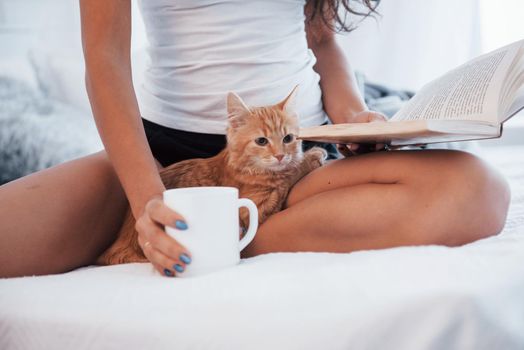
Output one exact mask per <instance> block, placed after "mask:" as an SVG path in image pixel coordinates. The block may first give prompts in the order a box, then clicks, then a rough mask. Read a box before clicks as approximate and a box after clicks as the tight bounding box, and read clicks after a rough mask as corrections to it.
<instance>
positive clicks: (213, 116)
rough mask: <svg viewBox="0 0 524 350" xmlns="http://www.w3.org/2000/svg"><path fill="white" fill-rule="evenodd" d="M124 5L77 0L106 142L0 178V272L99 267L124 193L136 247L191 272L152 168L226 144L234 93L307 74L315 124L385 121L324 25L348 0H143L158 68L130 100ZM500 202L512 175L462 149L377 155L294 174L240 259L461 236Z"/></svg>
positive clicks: (496, 216) (274, 90) (454, 241)
mask: <svg viewBox="0 0 524 350" xmlns="http://www.w3.org/2000/svg"><path fill="white" fill-rule="evenodd" d="M130 2H131V1H130V0H119V1H104V0H81V1H80V5H81V13H82V37H83V45H84V55H85V61H86V85H87V90H88V93H89V97H90V101H91V106H92V110H93V114H94V117H95V120H96V124H97V127H98V130H99V133H100V136H101V138H102V140H103V142H104V145H105V151H102V152H99V153H97V154H93V155H90V156H87V157H83V158H80V159H77V160H73V161H71V162H68V163H65V164H62V165H59V166H56V167H53V168H51V169H47V170H44V171H41V172H39V173H36V174H32V175H30V176H27V177H24V178H22V179H19V180H17V181H14V182H12V183H9V184H6V185H4V186H3V187H1V188H0V207H1V208H2V210H0V220H1V222H2V228H3V229H2V235H1V238H0V256H1V257H2V261H1V264H0V275H1V276H22V275H31V274H36V275H39V274H48V273H60V272H65V271H68V270H71V269H74V268H77V267H80V266H84V265H87V264H90V263H92V262H93V261H94V260H95V259H96V257H97V256H98V255H99V254H100V253H101V252H103V251H104V250H105V248H106V247H107V246H108V245H109V244H110V243H111V241H112V240H113V239H114V238H115V234H116V232H117V231H118V228H119V225H120V224H121V222H122V219H123V215H124V212H125V210H126V206H127V204H128V201H129V204H130V206H131V209H132V211H133V214H134V216H135V218H137V224H136V228H137V230H138V232H139V242H140V245H141V247H142V249H143V250H144V253H145V255H146V256H147V258H148V259H149V260H150V261H151V262H152V263H153V264H154V266H155V267H156V268H157V269H158V270H159V271H160V272H161V273H164V271H166V272H165V274H166V275H170V276H174V275H176V271H175V270H174V268H173V265H175V264H179V265H180V266H182V268H184V267H185V266H186V264H188V263H190V252H187V251H186V250H185V248H184V247H182V246H181V245H180V244H178V243H177V242H176V241H175V240H174V239H172V238H171V237H169V236H167V235H166V234H165V232H164V231H163V225H168V226H173V227H175V228H177V229H184V228H185V227H186V226H187V224H186V223H185V222H184V218H183V217H181V216H180V215H179V214H177V213H176V212H173V211H171V210H170V209H168V208H167V207H166V206H165V205H164V204H163V203H162V200H161V194H162V191H163V190H164V186H163V184H162V182H161V181H160V177H159V176H158V167H160V166H161V165H162V166H166V165H168V164H170V163H172V162H175V161H178V160H182V159H185V158H192V157H196V156H211V155H213V154H215V153H217V152H218V151H219V150H220V148H221V147H222V146H223V143H224V138H223V136H222V135H220V134H221V133H223V130H224V126H225V119H226V116H225V113H224V112H223V110H222V109H221V105H220V101H221V100H223V99H224V96H225V92H226V91H228V90H234V91H236V92H238V93H239V94H240V95H241V96H242V97H243V98H245V100H246V101H247V102H248V103H249V104H253V105H257V104H258V105H259V104H265V103H272V102H274V101H278V100H279V99H280V98H282V96H285V95H286V93H287V92H288V90H289V88H290V87H292V86H293V84H296V83H297V82H300V84H301V87H300V89H301V93H302V97H301V99H300V98H299V103H298V106H299V109H300V108H301V110H299V112H300V115H301V117H302V121H301V122H302V125H315V124H317V125H318V124H321V123H323V122H324V121H325V118H326V115H325V114H324V112H325V113H326V114H327V115H329V118H330V119H331V121H332V122H333V123H344V122H369V121H372V120H380V119H382V116H381V115H379V114H377V113H372V112H370V111H368V110H367V109H366V106H365V104H364V103H363V101H362V98H361V97H360V96H359V94H358V91H357V88H356V86H355V82H354V80H353V75H352V72H351V71H350V69H349V68H348V65H347V63H346V61H345V58H344V55H343V53H342V51H341V50H340V48H339V47H338V46H337V44H336V42H335V39H334V31H333V30H332V29H333V28H335V27H341V28H342V29H348V28H347V26H345V24H344V23H343V20H342V18H341V17H338V16H335V15H334V14H337V13H340V12H337V11H339V10H342V9H339V8H338V7H339V5H340V4H341V5H342V6H344V7H345V9H346V10H351V8H350V7H349V5H348V4H349V1H348V0H345V1H333V0H332V1H328V0H309V1H307V4H306V6H305V13H306V16H305V17H304V12H303V11H304V2H303V1H300V0H296V1H293V0H290V1H280V0H266V1H246V0H234V1H211V0H198V1H196V0H177V1H171V0H147V1H145V0H144V1H142V3H141V6H142V11H143V15H144V19H145V22H146V28H147V31H148V36H149V40H150V43H151V48H150V54H151V58H152V65H151V67H150V69H149V70H148V72H147V74H146V83H145V85H144V89H143V93H144V101H145V102H144V105H142V106H141V107H142V108H141V111H139V108H138V104H137V99H136V97H135V91H134V87H133V85H132V79H131V63H130V57H129V51H130V36H131V27H130V25H131V20H130V16H131V9H130ZM363 2H364V4H365V5H366V6H367V7H368V8H369V9H370V10H372V9H373V7H372V5H371V2H370V1H369V0H366V1H363ZM308 48H309V49H310V50H311V51H310V50H309V49H308ZM312 53H313V54H314V56H313V54H312ZM315 58H316V62H315ZM140 112H142V116H143V118H144V121H142V120H141V114H140ZM144 126H145V130H144ZM146 133H147V137H146ZM148 142H149V144H148ZM355 146H356V145H353V146H351V147H353V150H354V148H355ZM347 151H349V150H348V149H346V153H347ZM155 157H156V158H157V160H159V161H160V162H161V163H162V164H161V165H160V164H159V163H158V162H155ZM508 202H509V190H508V186H507V184H506V183H505V181H504V180H503V179H502V178H501V177H500V175H499V174H498V173H497V172H495V171H494V170H493V169H491V168H489V167H488V166H487V165H486V164H485V163H483V162H482V161H481V160H479V159H478V158H476V157H474V156H472V155H470V154H468V153H464V152H456V151H446V150H435V151H402V152H373V153H369V154H366V155H360V156H357V157H349V158H347V159H343V160H337V161H333V162H331V163H330V164H328V165H327V166H325V167H323V168H321V169H320V170H318V171H315V172H313V173H311V174H310V175H308V176H306V177H305V178H304V179H303V180H301V181H300V182H299V183H298V184H297V185H296V186H295V187H294V188H293V189H292V190H291V192H290V195H289V197H288V201H287V207H286V209H285V210H283V211H281V212H280V213H278V214H276V215H274V216H272V217H271V218H270V219H269V220H267V221H266V222H265V223H264V224H263V225H262V226H261V227H260V228H259V232H258V234H257V237H256V239H255V240H254V241H253V242H252V244H251V245H250V246H249V247H248V249H247V250H246V251H245V256H253V255H257V254H262V253H267V252H274V251H304V250H306V251H329V252H351V251H355V250H360V249H373V248H386V247H394V246H400V245H418V244H443V245H448V246H456V245H462V244H465V243H468V242H471V241H474V240H477V239H480V238H483V237H487V236H489V235H493V234H496V233H497V232H499V231H500V230H501V229H502V227H503V225H504V221H505V217H506V213H507V208H508ZM184 254H185V255H184Z"/></svg>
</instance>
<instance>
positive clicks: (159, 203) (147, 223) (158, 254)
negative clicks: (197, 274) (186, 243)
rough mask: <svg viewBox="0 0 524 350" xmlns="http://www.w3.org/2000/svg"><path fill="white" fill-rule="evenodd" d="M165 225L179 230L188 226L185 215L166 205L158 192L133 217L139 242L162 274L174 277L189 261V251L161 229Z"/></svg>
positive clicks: (145, 253)
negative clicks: (137, 214) (137, 216)
mask: <svg viewBox="0 0 524 350" xmlns="http://www.w3.org/2000/svg"><path fill="white" fill-rule="evenodd" d="M164 226H171V227H173V228H174V229H177V230H181V231H183V230H186V229H187V224H186V222H185V221H184V218H183V217H182V216H181V215H180V214H178V213H177V212H175V211H173V210H172V209H170V208H169V207H167V206H166V205H165V204H164V201H163V200H162V197H161V196H155V197H153V198H152V199H151V200H150V201H148V202H147V204H146V206H145V209H144V211H143V213H142V215H141V216H140V217H139V218H138V219H137V220H136V224H135V229H136V231H137V232H138V244H140V247H141V248H142V251H143V252H144V255H145V256H146V258H147V259H148V260H149V261H151V263H152V264H153V265H154V266H155V268H156V269H157V270H158V271H159V272H160V273H161V274H162V275H165V276H168V277H173V276H176V274H177V273H179V272H182V271H184V270H185V269H186V265H188V264H190V263H191V255H190V254H189V252H188V251H187V249H186V248H185V247H183V246H182V245H181V244H180V243H178V242H177V241H176V240H175V239H174V238H172V237H171V236H169V235H168V234H167V233H166V232H165V231H164Z"/></svg>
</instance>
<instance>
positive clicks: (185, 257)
mask: <svg viewBox="0 0 524 350" xmlns="http://www.w3.org/2000/svg"><path fill="white" fill-rule="evenodd" d="M180 260H182V262H183V263H184V264H191V258H190V257H189V256H188V255H187V254H185V253H182V254H180Z"/></svg>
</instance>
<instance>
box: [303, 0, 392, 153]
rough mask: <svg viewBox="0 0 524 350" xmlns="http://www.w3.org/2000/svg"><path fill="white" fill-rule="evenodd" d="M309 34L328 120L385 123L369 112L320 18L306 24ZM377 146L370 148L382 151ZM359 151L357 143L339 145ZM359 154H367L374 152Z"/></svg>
mask: <svg viewBox="0 0 524 350" xmlns="http://www.w3.org/2000/svg"><path fill="white" fill-rule="evenodd" d="M311 4H312V3H311V2H308V3H307V4H306V7H305V13H306V17H309V14H310V11H312V9H311ZM306 35H307V41H308V46H309V48H310V49H311V50H312V51H313V53H314V54H315V57H316V58H317V63H316V64H315V66H314V69H315V71H316V72H317V73H318V74H319V75H320V87H321V89H322V103H323V105H324V110H325V111H326V113H327V115H328V116H329V119H331V121H332V122H333V123H334V124H337V123H363V122H364V123H365V122H372V121H385V120H386V118H385V117H384V116H383V115H382V114H381V113H377V112H373V111H370V110H368V108H367V106H366V103H365V102H364V99H363V98H362V96H361V94H360V92H359V89H358V86H357V84H356V81H355V78H354V74H353V71H352V70H351V66H350V65H349V63H348V62H347V60H346V57H345V55H344V52H343V51H342V49H341V48H340V46H339V45H338V44H337V42H336V39H335V33H334V32H333V31H332V30H331V29H330V28H329V27H328V26H327V25H326V24H325V23H324V22H323V21H322V19H321V18H320V16H317V17H316V18H315V19H314V20H312V21H306ZM383 147H384V145H383V144H378V145H376V146H373V147H371V149H373V148H374V149H376V150H379V149H382V148H383ZM357 149H359V145H358V144H352V145H348V146H346V145H339V151H340V152H341V153H342V154H343V155H345V156H350V155H353V153H354V152H355V151H357ZM371 149H370V148H369V147H368V149H366V150H362V149H361V150H359V152H367V151H369V150H371Z"/></svg>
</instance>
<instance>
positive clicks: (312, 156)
mask: <svg viewBox="0 0 524 350" xmlns="http://www.w3.org/2000/svg"><path fill="white" fill-rule="evenodd" d="M304 155H305V157H306V159H307V160H308V161H309V162H310V163H311V164H312V165H313V166H314V168H318V167H321V166H322V165H324V164H325V163H326V159H327V157H328V154H327V151H326V150H325V149H323V148H321V147H313V148H311V149H310V150H307V151H306V153H304Z"/></svg>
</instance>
